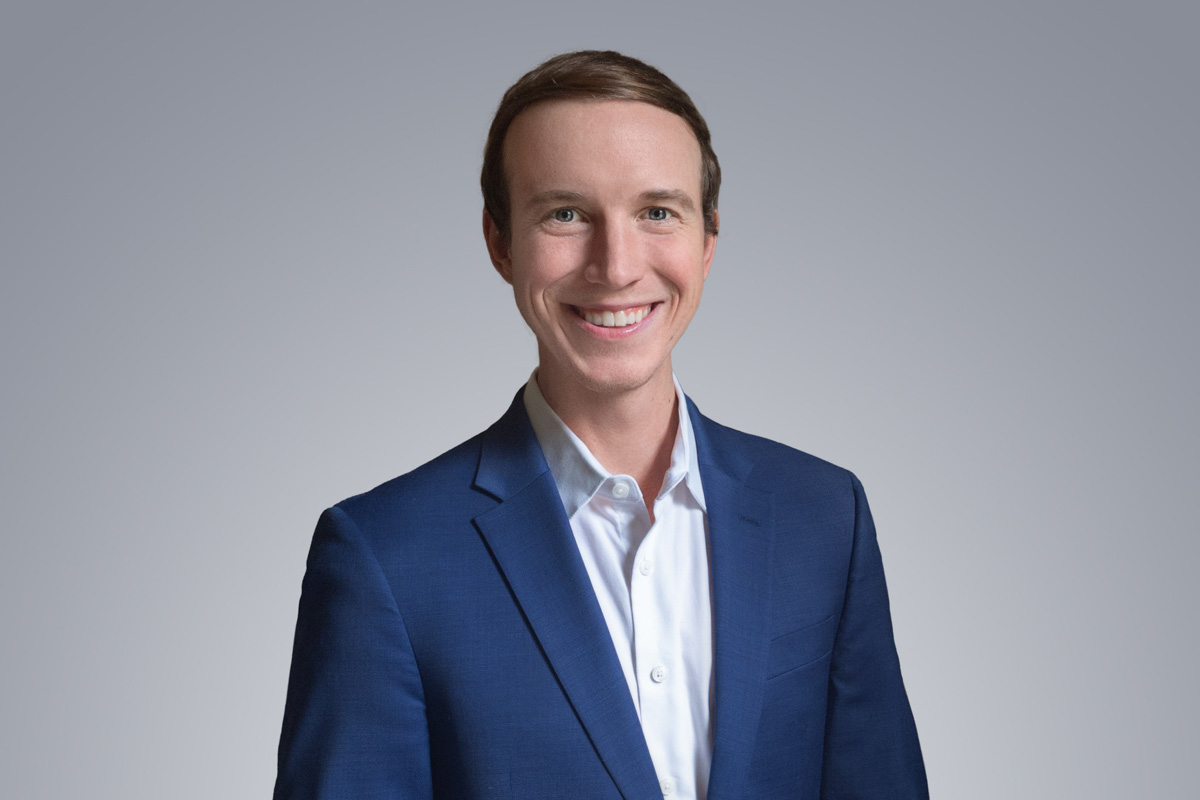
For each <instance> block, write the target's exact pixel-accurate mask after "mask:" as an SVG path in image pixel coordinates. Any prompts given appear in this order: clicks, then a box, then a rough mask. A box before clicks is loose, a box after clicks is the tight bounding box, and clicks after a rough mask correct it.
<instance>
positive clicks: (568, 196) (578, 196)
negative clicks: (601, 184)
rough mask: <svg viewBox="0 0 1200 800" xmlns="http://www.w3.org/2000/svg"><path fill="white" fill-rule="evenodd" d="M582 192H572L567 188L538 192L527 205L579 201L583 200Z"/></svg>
mask: <svg viewBox="0 0 1200 800" xmlns="http://www.w3.org/2000/svg"><path fill="white" fill-rule="evenodd" d="M583 199H584V197H583V194H582V193H581V192H572V191H568V190H566V189H550V190H549V191H545V192H538V193H537V194H535V195H534V196H533V197H531V198H529V201H528V202H527V203H526V204H525V205H526V206H530V207H532V206H544V205H549V204H553V203H578V202H580V201H581V200H583Z"/></svg>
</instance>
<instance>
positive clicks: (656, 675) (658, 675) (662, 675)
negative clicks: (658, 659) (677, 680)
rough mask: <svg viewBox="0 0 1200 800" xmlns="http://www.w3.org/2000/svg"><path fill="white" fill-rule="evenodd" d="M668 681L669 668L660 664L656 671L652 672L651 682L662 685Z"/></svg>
mask: <svg viewBox="0 0 1200 800" xmlns="http://www.w3.org/2000/svg"><path fill="white" fill-rule="evenodd" d="M666 679H667V668H666V667H664V666H663V665H662V664H659V665H658V666H657V667H655V668H654V669H652V670H650V680H652V681H654V682H655V683H662V682H663V681H665V680H666Z"/></svg>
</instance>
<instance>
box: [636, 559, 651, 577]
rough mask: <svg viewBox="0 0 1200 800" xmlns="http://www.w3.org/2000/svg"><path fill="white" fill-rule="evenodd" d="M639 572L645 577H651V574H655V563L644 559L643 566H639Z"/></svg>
mask: <svg viewBox="0 0 1200 800" xmlns="http://www.w3.org/2000/svg"><path fill="white" fill-rule="evenodd" d="M638 572H640V573H642V574H643V575H649V574H650V573H651V572H654V562H653V561H651V560H650V559H648V558H643V559H642V563H641V565H639V566H638Z"/></svg>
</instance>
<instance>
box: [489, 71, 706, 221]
mask: <svg viewBox="0 0 1200 800" xmlns="http://www.w3.org/2000/svg"><path fill="white" fill-rule="evenodd" d="M580 99H585V100H635V101H638V102H641V103H649V104H650V105H652V106H657V107H659V108H662V109H666V110H667V111H670V112H671V113H672V114H675V115H677V116H679V117H682V118H683V121H684V122H686V123H687V124H688V126H689V127H690V128H691V129H692V133H694V134H695V135H696V141H697V142H699V143H700V197H701V208H702V209H703V212H704V230H705V232H706V233H709V234H712V235H716V233H717V214H716V212H717V194H718V193H719V192H720V189H721V165H720V163H718V161H717V154H716V153H715V152H713V147H712V137H711V136H710V135H709V132H708V123H706V122H705V121H704V117H702V116H700V112H699V111H698V110H697V109H696V105H695V104H694V103H693V102H692V98H690V97H688V95H687V92H685V91H683V89H681V88H679V86H678V85H677V84H676V83H675V82H674V81H672V80H671V79H670V78H668V77H667V76H666V75H664V74H663V73H662V72H659V71H658V70H657V69H655V68H654V67H652V66H650V65H649V64H646V63H644V62H642V61H638V60H637V59H636V58H630V57H629V56H626V55H622V54H620V53H617V52H614V51H612V50H579V51H577V52H574V53H563V54H562V55H557V56H554V57H553V58H551V59H549V60H548V61H545V62H543V63H542V64H539V65H538V66H536V67H534V68H533V69H532V70H530V71H529V72H527V73H525V74H524V75H523V76H522V77H521V79H520V80H518V81H517V82H516V83H514V84H513V85H512V86H510V87H509V89H508V91H507V92H505V93H504V97H503V98H502V99H501V100H500V106H499V107H498V108H497V109H496V116H495V117H493V118H492V127H491V128H490V129H489V130H488V138H487V144H486V145H484V148H483V170H482V171H481V173H480V176H479V183H480V186H481V187H482V189H483V207H484V208H485V209H486V210H487V213H488V214H489V215H490V216H491V218H492V222H493V223H495V225H496V228H497V230H499V232H500V233H501V234H502V235H503V236H505V237H506V238H507V237H508V235H509V233H510V230H509V222H510V216H511V209H510V208H509V196H508V178H507V176H506V174H505V172H504V138H505V136H507V135H508V129H509V126H511V125H512V122H513V120H514V119H516V118H517V115H518V114H520V113H521V112H522V111H524V110H525V109H527V108H529V107H530V106H532V105H534V104H535V103H542V102H547V101H552V100H580Z"/></svg>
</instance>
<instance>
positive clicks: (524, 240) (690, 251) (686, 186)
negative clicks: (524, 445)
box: [484, 100, 716, 397]
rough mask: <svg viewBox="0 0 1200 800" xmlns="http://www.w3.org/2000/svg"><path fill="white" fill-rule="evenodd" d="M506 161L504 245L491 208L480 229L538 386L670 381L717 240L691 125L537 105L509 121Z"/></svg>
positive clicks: (568, 388) (576, 105)
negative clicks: (522, 332) (529, 335)
mask: <svg viewBox="0 0 1200 800" xmlns="http://www.w3.org/2000/svg"><path fill="white" fill-rule="evenodd" d="M504 164H505V169H506V174H507V177H508V187H509V202H510V206H511V215H510V219H511V223H510V229H511V230H510V237H509V239H508V240H507V241H506V240H505V239H504V237H503V236H501V235H500V233H499V231H497V230H496V229H495V226H494V225H492V224H491V219H490V218H489V217H488V216H487V214H486V212H485V214H484V231H485V234H486V238H487V242H488V250H489V252H490V254H491V256H492V262H493V264H495V266H496V269H497V271H499V273H500V274H501V275H502V276H503V277H504V279H505V280H506V281H508V282H509V283H511V284H512V286H513V292H514V294H515V296H516V301H517V307H518V308H519V309H520V310H521V315H522V316H523V317H524V318H525V322H526V323H527V324H528V325H529V327H530V328H531V329H532V330H533V332H534V334H535V335H536V336H537V340H538V355H539V361H540V366H539V373H538V377H539V383H540V384H541V385H542V389H543V391H545V392H546V393H547V395H548V396H551V397H554V396H555V395H558V396H564V395H565V394H568V393H571V392H573V391H576V390H578V389H584V390H586V391H589V392H601V393H610V392H622V391H629V390H632V389H636V388H638V387H641V386H643V385H645V384H647V383H648V382H650V381H664V382H665V383H666V384H669V382H670V371H671V348H672V347H674V345H675V342H677V341H678V340H679V338H680V337H681V336H682V335H683V332H684V330H686V329H687V326H688V323H689V322H691V319H692V315H693V314H695V313H696V308H697V306H698V305H699V303H700V293H701V289H702V288H703V285H704V279H705V278H706V277H707V276H708V268H709V264H710V263H711V261H712V256H713V248H714V246H715V244H716V237H715V236H710V235H707V234H706V233H705V232H704V217H703V213H702V206H701V190H700V146H699V144H698V143H697V141H696V137H695V135H694V134H693V133H692V131H691V128H689V127H688V125H687V123H686V122H684V121H683V119H681V118H680V117H678V116H676V115H674V114H672V113H670V112H669V111H665V110H663V109H661V108H658V107H656V106H652V105H649V104H646V103H639V102H632V101H621V100H602V101H588V100H569V101H555V102H548V103H541V104H538V105H535V106H532V107H531V108H528V109H526V110H525V111H522V112H521V113H520V114H519V115H518V116H517V118H516V119H515V120H514V121H513V123H512V126H511V127H510V128H509V131H508V135H507V137H506V138H505V141H504ZM664 385H665V384H664Z"/></svg>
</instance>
